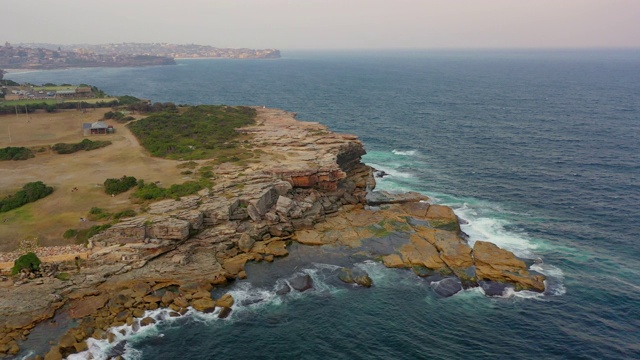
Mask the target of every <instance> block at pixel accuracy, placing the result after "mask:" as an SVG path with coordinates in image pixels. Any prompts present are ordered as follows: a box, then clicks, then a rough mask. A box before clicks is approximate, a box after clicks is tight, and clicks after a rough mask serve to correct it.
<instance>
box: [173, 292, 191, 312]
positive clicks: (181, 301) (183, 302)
mask: <svg viewBox="0 0 640 360" xmlns="http://www.w3.org/2000/svg"><path fill="white" fill-rule="evenodd" d="M173 303H174V304H175V305H176V306H178V307H180V308H187V307H189V301H188V300H187V299H186V298H185V297H184V296H182V294H180V295H179V296H177V297H176V298H175V299H173ZM174 310H175V309H174Z"/></svg>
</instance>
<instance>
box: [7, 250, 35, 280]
mask: <svg viewBox="0 0 640 360" xmlns="http://www.w3.org/2000/svg"><path fill="white" fill-rule="evenodd" d="M40 264H41V262H40V259H38V256H37V255H36V254H34V253H32V252H29V253H26V254H25V255H22V256H20V257H19V258H18V260H16V261H15V263H14V265H13V268H11V275H15V274H17V273H19V272H20V270H22V269H29V270H30V271H35V270H38V269H39V268H40Z"/></svg>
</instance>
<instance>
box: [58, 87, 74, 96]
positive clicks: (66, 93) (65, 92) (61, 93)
mask: <svg viewBox="0 0 640 360" xmlns="http://www.w3.org/2000/svg"><path fill="white" fill-rule="evenodd" d="M56 96H57V97H61V98H65V97H74V96H76V90H75V89H71V90H58V91H56Z"/></svg>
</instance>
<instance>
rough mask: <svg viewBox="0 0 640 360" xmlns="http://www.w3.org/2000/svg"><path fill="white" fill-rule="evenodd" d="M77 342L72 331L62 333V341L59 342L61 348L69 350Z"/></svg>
mask: <svg viewBox="0 0 640 360" xmlns="http://www.w3.org/2000/svg"><path fill="white" fill-rule="evenodd" d="M75 343H76V338H75V337H74V336H73V335H71V334H70V333H66V334H64V335H62V337H61V338H60V341H59V342H58V346H59V348H60V349H61V350H67V349H70V348H73V344H75Z"/></svg>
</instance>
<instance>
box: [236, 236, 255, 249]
mask: <svg viewBox="0 0 640 360" xmlns="http://www.w3.org/2000/svg"><path fill="white" fill-rule="evenodd" d="M255 242H256V241H255V240H254V239H253V238H252V237H251V236H249V234H246V233H245V234H242V235H241V236H240V240H238V248H239V249H240V251H242V252H249V251H251V248H252V247H253V244H255Z"/></svg>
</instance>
